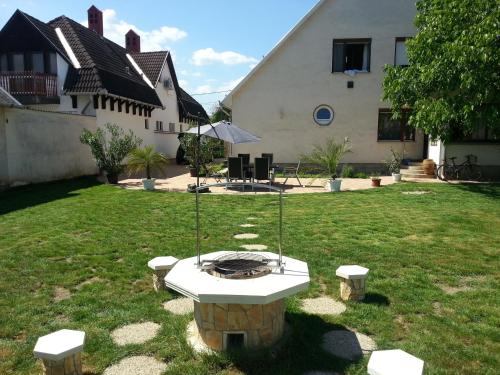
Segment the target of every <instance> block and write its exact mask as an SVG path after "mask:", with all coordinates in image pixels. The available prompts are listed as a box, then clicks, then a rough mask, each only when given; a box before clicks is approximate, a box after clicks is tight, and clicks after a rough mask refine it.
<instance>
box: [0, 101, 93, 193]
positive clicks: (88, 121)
mask: <svg viewBox="0 0 500 375" xmlns="http://www.w3.org/2000/svg"><path fill="white" fill-rule="evenodd" d="M84 128H86V129H89V130H91V131H95V130H96V118H95V117H91V116H80V115H70V114H63V113H54V112H42V111H36V110H27V109H15V108H3V109H2V108H0V184H3V185H7V186H15V185H20V184H26V183H36V182H44V181H52V180H58V179H65V178H72V177H77V176H82V175H91V174H97V173H98V169H97V167H96V164H95V162H94V160H93V158H92V155H91V153H90V149H89V147H88V146H86V145H83V144H81V143H80V139H79V137H80V134H81V133H82V130H83V129H84Z"/></svg>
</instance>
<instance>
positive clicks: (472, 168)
mask: <svg viewBox="0 0 500 375" xmlns="http://www.w3.org/2000/svg"><path fill="white" fill-rule="evenodd" d="M456 159H457V157H456V156H452V157H451V158H448V159H446V158H445V159H444V164H441V165H439V166H437V168H436V175H437V176H438V178H439V179H440V180H442V181H448V180H465V181H480V180H481V177H482V174H481V169H480V168H479V165H478V164H477V156H475V155H472V154H470V155H466V156H465V159H466V160H465V161H464V162H463V163H462V164H456V163H455V160H456ZM448 160H450V161H451V163H449V162H448Z"/></svg>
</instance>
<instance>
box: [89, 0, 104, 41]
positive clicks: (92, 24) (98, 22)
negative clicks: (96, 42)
mask: <svg viewBox="0 0 500 375" xmlns="http://www.w3.org/2000/svg"><path fill="white" fill-rule="evenodd" d="M87 15H88V18H89V29H90V30H93V31H95V32H96V33H97V34H99V35H100V36H103V35H104V31H103V25H104V24H103V22H102V12H101V11H100V10H99V9H97V8H96V7H95V6H94V5H92V6H91V7H90V8H89V9H88V10H87Z"/></svg>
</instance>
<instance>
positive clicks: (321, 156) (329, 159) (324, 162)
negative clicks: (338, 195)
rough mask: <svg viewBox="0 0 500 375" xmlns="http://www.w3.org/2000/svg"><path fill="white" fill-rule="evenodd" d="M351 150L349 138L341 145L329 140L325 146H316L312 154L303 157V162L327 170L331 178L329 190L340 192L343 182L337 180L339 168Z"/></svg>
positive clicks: (332, 139) (331, 139)
mask: <svg viewBox="0 0 500 375" xmlns="http://www.w3.org/2000/svg"><path fill="white" fill-rule="evenodd" d="M350 150H351V145H350V142H349V139H348V138H345V139H344V141H343V142H341V143H336V142H335V139H334V138H329V139H327V141H326V144H325V145H324V146H314V149H313V151H312V152H311V153H310V154H307V155H303V156H302V160H303V161H304V162H306V163H310V164H316V165H318V166H319V167H321V168H322V169H323V170H325V171H326V172H327V173H328V176H330V177H331V178H330V179H329V180H328V186H329V190H330V191H332V192H334V191H335V192H338V191H340V186H341V183H342V180H341V179H337V168H338V165H339V163H340V160H342V158H343V157H344V155H345V154H346V153H347V152H350Z"/></svg>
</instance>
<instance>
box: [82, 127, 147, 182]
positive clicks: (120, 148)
mask: <svg viewBox="0 0 500 375" xmlns="http://www.w3.org/2000/svg"><path fill="white" fill-rule="evenodd" d="M80 142H82V143H83V144H86V145H88V146H89V147H90V151H91V152H92V155H93V156H94V159H95V161H96V164H97V166H98V167H99V168H100V169H101V170H102V171H104V172H106V177H107V179H108V182H109V183H110V184H117V183H118V175H119V174H120V173H121V172H123V171H124V169H125V166H124V165H123V164H122V162H123V159H125V157H126V156H127V155H128V154H129V152H130V151H132V150H133V149H135V148H137V147H138V146H140V145H141V143H142V139H140V138H138V137H136V136H135V135H134V133H133V132H132V131H131V130H129V132H128V133H125V131H124V130H123V129H122V128H120V127H119V126H118V125H116V124H110V123H107V124H105V125H104V127H103V128H98V129H97V130H96V131H95V132H91V131H90V130H88V129H84V130H83V132H82V134H81V135H80Z"/></svg>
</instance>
